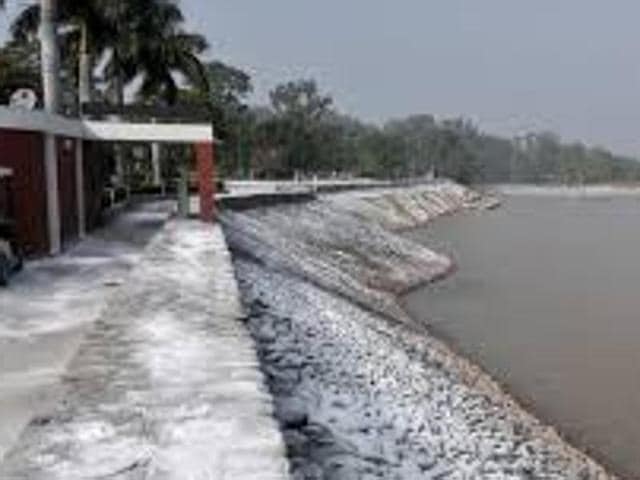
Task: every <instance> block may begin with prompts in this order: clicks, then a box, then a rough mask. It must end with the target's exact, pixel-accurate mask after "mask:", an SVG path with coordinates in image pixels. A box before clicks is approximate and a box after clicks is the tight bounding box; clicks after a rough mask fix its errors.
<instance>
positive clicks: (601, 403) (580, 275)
mask: <svg viewBox="0 0 640 480" xmlns="http://www.w3.org/2000/svg"><path fill="white" fill-rule="evenodd" d="M410 235H411V236H412V237H413V238H414V239H416V240H419V241H421V242H423V243H426V244H427V245H429V246H430V247H434V248H435V249H436V250H440V251H444V252H447V253H450V254H452V255H453V256H454V258H455V259H456V261H457V263H458V266H459V270H458V272H457V273H456V274H455V275H453V276H452V277H450V278H449V279H447V280H445V281H443V282H440V283H438V284H437V285H432V286H429V287H425V288H423V289H419V290H417V291H414V292H413V293H411V294H410V295H409V296H408V297H407V298H406V299H405V302H406V307H407V309H408V310H409V312H410V313H411V314H412V315H413V316H414V318H416V319H420V320H425V321H428V322H429V323H431V324H432V326H433V327H432V331H433V332H434V334H436V335H437V336H439V337H440V338H443V339H445V340H447V341H448V342H449V343H450V344H452V345H453V346H454V347H455V348H456V349H457V350H459V351H461V352H462V353H463V354H464V355H466V356H467V357H468V358H470V359H471V360H473V361H475V362H476V363H478V364H480V365H482V366H483V367H484V368H485V369H486V370H487V371H488V372H490V373H491V374H492V375H493V376H494V378H496V379H497V380H499V381H500V383H503V384H505V385H506V386H507V388H508V389H509V390H510V391H511V392H512V393H513V394H514V395H515V396H516V397H517V398H518V399H519V400H521V402H522V403H523V404H524V405H526V406H527V407H529V408H530V409H531V410H533V411H534V412H535V413H536V414H537V415H538V416H539V417H541V418H542V419H543V420H545V421H546V422H549V423H552V424H554V425H556V426H557V427H558V428H559V430H560V431H561V432H562V433H563V434H565V435H566V436H567V437H568V438H569V439H570V440H571V441H572V442H573V443H574V444H575V445H577V446H579V447H582V448H583V449H588V451H589V452H590V453H592V454H593V455H594V456H595V457H596V458H597V459H599V460H600V461H602V462H603V463H605V465H608V466H610V467H612V468H613V470H614V471H615V472H616V473H619V474H621V475H624V476H628V477H637V476H639V475H640V197H614V198H591V199H584V198H583V199H576V198H567V197H564V198H563V197H545V196H536V197H527V196H513V197H507V198H506V200H505V203H504V204H503V206H502V207H501V208H499V209H497V210H494V211H488V212H469V213H466V214H463V215H457V216H452V217H443V218H441V219H438V220H437V221H435V222H434V223H433V224H432V225H430V226H429V227H428V228H426V229H420V230H416V231H414V232H412V233H411V234H410Z"/></svg>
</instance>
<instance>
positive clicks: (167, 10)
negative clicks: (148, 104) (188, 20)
mask: <svg viewBox="0 0 640 480" xmlns="http://www.w3.org/2000/svg"><path fill="white" fill-rule="evenodd" d="M120 5H121V10H120V11H119V12H117V13H118V14H119V17H120V18H123V17H124V18H127V19H128V22H127V23H124V24H123V23H120V25H121V31H120V32H119V34H118V36H117V38H118V41H117V42H116V43H115V44H114V58H113V62H112V63H111V67H112V70H111V78H113V80H114V88H115V89H116V90H118V89H119V88H121V87H122V84H123V83H124V84H126V83H129V82H131V81H132V80H134V79H135V78H138V77H142V88H141V90H140V94H141V96H142V97H143V98H147V99H148V98H156V99H158V98H159V99H161V100H162V101H164V102H165V103H166V104H169V105H171V104H174V103H175V102H176V100H177V97H178V90H179V82H178V80H177V76H176V74H177V73H178V74H180V76H181V77H182V78H184V79H185V80H186V81H187V82H188V83H191V84H193V85H195V86H196V87H199V88H205V86H206V85H207V79H206V72H205V69H204V67H203V66H202V63H201V61H200V59H199V55H200V54H201V53H202V52H203V51H204V50H206V48H207V46H208V45H207V41H206V39H205V38H204V37H203V36H201V35H198V34H192V33H187V32H185V31H184V30H183V29H182V25H183V24H184V16H183V14H182V11H181V10H180V8H179V7H178V6H177V5H176V4H175V3H174V2H173V1H171V0H136V1H135V2H125V3H121V4H120ZM115 96H116V98H117V97H120V99H121V97H122V94H121V92H116V95H115Z"/></svg>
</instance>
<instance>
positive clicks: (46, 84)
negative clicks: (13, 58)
mask: <svg viewBox="0 0 640 480" xmlns="http://www.w3.org/2000/svg"><path fill="white" fill-rule="evenodd" d="M5 6H6V0H0V8H4V7H5ZM39 7H40V11H41V13H42V15H41V22H40V32H39V37H40V45H41V48H40V51H41V58H42V63H41V72H42V88H43V92H44V107H45V110H47V111H50V112H57V111H58V97H59V92H58V90H59V87H58V84H59V82H58V66H59V59H60V56H59V52H58V42H57V38H56V20H57V0H40V5H39Z"/></svg>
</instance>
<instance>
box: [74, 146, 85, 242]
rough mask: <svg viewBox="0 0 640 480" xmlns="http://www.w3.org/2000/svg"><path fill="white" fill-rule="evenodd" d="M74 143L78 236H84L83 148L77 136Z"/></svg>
mask: <svg viewBox="0 0 640 480" xmlns="http://www.w3.org/2000/svg"><path fill="white" fill-rule="evenodd" d="M75 144H76V163H75V166H76V199H77V210H78V236H79V237H80V238H84V236H85V235H86V234H87V225H86V213H85V212H86V207H85V199H84V148H83V141H82V139H81V138H77V139H76V141H75Z"/></svg>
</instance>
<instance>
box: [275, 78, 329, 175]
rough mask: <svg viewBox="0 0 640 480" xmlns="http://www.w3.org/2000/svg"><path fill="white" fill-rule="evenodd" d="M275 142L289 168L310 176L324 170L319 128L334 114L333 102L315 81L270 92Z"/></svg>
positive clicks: (291, 83)
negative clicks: (313, 172) (320, 154)
mask: <svg viewBox="0 0 640 480" xmlns="http://www.w3.org/2000/svg"><path fill="white" fill-rule="evenodd" d="M269 96H270V99H271V105H272V108H273V110H274V113H275V116H274V117H273V119H271V121H273V122H275V124H274V128H273V130H274V131H275V137H276V138H275V140H276V142H277V144H278V145H279V147H280V149H281V154H282V158H283V161H284V165H285V166H286V169H287V170H288V171H290V172H305V173H309V172H312V171H316V170H317V169H318V168H319V167H321V159H320V158H319V149H320V142H321V139H320V138H319V135H318V129H319V126H320V125H321V123H322V122H323V121H324V120H326V117H327V115H328V114H329V113H331V105H332V103H333V99H332V98H331V97H330V96H328V95H322V94H321V93H320V92H319V90H318V86H317V84H316V82H315V81H314V80H299V81H296V82H288V83H285V84H282V85H278V86H277V87H276V88H275V89H274V90H273V91H272V92H271V93H270V95H269Z"/></svg>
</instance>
